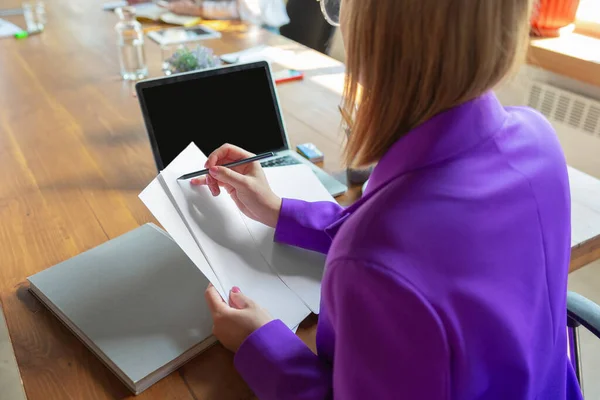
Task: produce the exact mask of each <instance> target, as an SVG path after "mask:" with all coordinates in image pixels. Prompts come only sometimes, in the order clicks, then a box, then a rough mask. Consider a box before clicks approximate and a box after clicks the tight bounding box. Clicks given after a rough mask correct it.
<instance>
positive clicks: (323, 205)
mask: <svg viewBox="0 0 600 400" xmlns="http://www.w3.org/2000/svg"><path fill="white" fill-rule="evenodd" d="M342 211H343V208H342V207H341V206H340V205H339V204H337V203H332V202H328V201H321V202H315V203H310V202H306V201H302V200H293V199H283V202H282V204H281V211H280V213H279V219H278V220H277V227H276V228H275V241H277V242H279V243H285V244H289V245H293V246H296V247H302V248H304V249H308V250H313V251H318V252H320V253H327V251H328V250H329V246H331V237H329V235H327V233H325V228H327V227H328V226H329V225H331V224H333V223H334V222H335V221H337V220H338V218H339V216H340V214H341V212H342Z"/></svg>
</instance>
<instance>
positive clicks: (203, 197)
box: [141, 144, 310, 328]
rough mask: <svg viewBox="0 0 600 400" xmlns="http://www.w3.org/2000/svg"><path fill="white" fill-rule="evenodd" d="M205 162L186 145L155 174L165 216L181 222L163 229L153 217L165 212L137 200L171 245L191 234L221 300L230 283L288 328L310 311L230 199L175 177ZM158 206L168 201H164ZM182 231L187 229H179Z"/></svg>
mask: <svg viewBox="0 0 600 400" xmlns="http://www.w3.org/2000/svg"><path fill="white" fill-rule="evenodd" d="M205 161H206V157H205V156H204V154H202V152H201V151H200V150H199V149H198V148H197V147H196V146H195V145H193V144H191V145H190V146H188V147H187V148H186V149H185V150H184V151H183V152H182V153H181V154H180V155H179V156H178V157H177V158H176V159H175V160H173V162H172V163H171V164H169V166H168V167H167V168H166V169H165V170H164V171H163V172H161V174H160V176H159V178H158V182H159V183H160V184H161V186H162V190H163V191H164V192H165V194H164V196H166V197H167V198H168V199H169V203H171V208H172V209H174V210H175V211H172V212H170V215H169V217H168V218H169V219H179V220H181V224H173V223H171V222H169V223H168V225H170V227H168V226H167V224H165V223H163V221H161V219H160V218H159V215H161V216H162V217H163V218H166V217H167V216H166V213H165V212H164V211H162V210H157V212H156V213H155V208H157V207H158V202H156V201H148V202H147V200H148V196H147V194H146V195H144V196H141V198H142V200H143V201H144V203H145V204H146V205H147V206H148V208H149V209H150V211H152V212H153V213H154V214H155V216H156V218H157V219H158V220H159V222H161V224H163V226H164V227H165V229H166V230H167V232H169V233H170V234H171V236H172V237H173V238H174V239H175V241H176V242H177V243H179V240H180V238H181V239H185V240H186V242H187V244H188V246H189V247H191V245H190V244H189V237H188V234H189V233H191V236H192V238H193V239H195V243H196V245H197V247H198V248H199V249H201V252H202V253H203V254H204V256H205V263H207V264H208V266H209V268H210V269H211V271H212V273H213V274H212V276H210V274H205V275H207V278H208V279H209V280H210V281H211V282H212V283H213V285H215V287H217V288H219V287H220V288H221V290H222V291H223V292H224V293H221V294H222V296H223V294H225V295H224V296H223V297H224V298H227V295H228V293H229V290H230V289H231V287H233V286H239V287H240V288H241V289H242V291H243V292H244V293H245V294H247V295H248V296H250V297H251V298H253V299H254V300H255V301H256V302H257V303H258V304H260V305H261V306H262V307H264V308H266V309H267V310H268V311H269V312H270V314H271V315H272V316H273V317H274V318H278V319H281V320H282V321H283V322H284V323H285V324H286V325H288V326H289V327H290V328H292V327H294V326H296V325H297V324H298V323H299V322H300V321H302V320H303V319H304V318H305V317H306V316H307V315H308V314H309V313H310V310H309V309H308V308H307V307H306V306H305V305H304V303H303V302H302V300H301V299H300V297H299V296H298V295H297V294H296V293H294V292H293V291H292V290H290V288H288V286H287V285H286V284H285V283H284V282H283V281H282V280H281V279H280V278H279V277H278V275H277V274H276V273H275V272H274V270H273V269H272V268H271V265H270V264H269V263H268V262H267V260H265V258H264V257H263V255H262V253H261V251H260V250H259V248H258V246H257V244H256V242H255V239H254V238H253V237H252V235H251V234H250V231H249V230H248V228H247V226H246V223H245V221H244V219H243V218H242V214H241V213H240V212H239V210H238V209H237V206H236V205H235V203H234V202H233V200H231V198H230V197H229V196H228V195H227V194H223V195H222V196H219V197H218V198H215V197H213V196H212V195H211V194H210V192H209V191H208V188H207V187H205V186H200V187H192V186H191V185H190V183H189V181H178V180H177V178H178V177H179V176H181V175H183V174H184V173H188V172H190V171H195V170H199V169H202V168H203V166H204V162H205ZM162 207H168V205H167V204H166V203H164V204H163V205H162ZM184 221H185V222H184ZM171 229H172V230H171ZM184 230H185V231H187V232H182V231H184ZM188 246H186V247H188ZM182 248H183V246H182ZM184 251H185V250H184ZM192 253H193V252H192ZM186 254H187V252H186ZM188 256H189V254H188ZM196 256H198V254H197V252H196ZM190 258H192V257H191V256H190ZM192 260H193V261H194V259H192ZM203 267H205V265H200V266H199V268H200V269H201V270H202V271H203V272H204V269H205V268H203ZM221 290H220V292H221Z"/></svg>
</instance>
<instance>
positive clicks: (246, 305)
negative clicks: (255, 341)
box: [204, 285, 273, 352]
mask: <svg viewBox="0 0 600 400" xmlns="http://www.w3.org/2000/svg"><path fill="white" fill-rule="evenodd" d="M204 296H205V297H206V302H207V303H208V307H209V308H210V312H211V314H212V317H213V323H214V325H213V334H214V335H215V336H216V337H217V339H219V342H221V344H222V345H223V346H225V347H226V348H228V349H229V350H231V351H233V352H236V351H237V350H238V349H239V348H240V346H241V345H242V343H243V342H244V340H246V338H247V337H248V336H250V334H251V333H252V332H254V331H255V330H257V329H258V328H260V327H261V326H263V325H266V324H267V323H269V322H271V321H272V320H273V318H272V317H271V316H270V315H269V314H268V313H267V312H266V311H265V310H264V309H262V308H261V307H260V306H259V305H258V304H256V303H255V302H254V301H253V300H252V299H250V298H248V297H246V296H245V295H244V294H243V293H242V292H241V291H240V289H239V288H238V287H234V288H233V289H231V292H229V304H227V303H225V302H224V301H223V299H222V298H221V295H220V294H219V292H217V289H215V287H214V286H213V285H208V288H207V289H206V292H205V293H204Z"/></svg>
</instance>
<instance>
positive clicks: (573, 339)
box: [567, 292, 600, 392]
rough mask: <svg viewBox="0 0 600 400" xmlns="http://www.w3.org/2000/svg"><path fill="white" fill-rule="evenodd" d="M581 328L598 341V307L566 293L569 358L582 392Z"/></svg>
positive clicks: (586, 300) (599, 310) (599, 334)
mask: <svg viewBox="0 0 600 400" xmlns="http://www.w3.org/2000/svg"><path fill="white" fill-rule="evenodd" d="M581 326H583V327H585V328H586V329H587V330H589V331H590V332H591V333H593V334H594V336H596V337H597V338H599V339H600V306H598V305H597V304H596V303H594V302H592V301H591V300H588V299H586V298H585V297H583V296H581V295H579V294H577V293H574V292H568V293H567V339H568V341H569V358H570V359H571V363H572V364H573V368H574V369H575V374H576V376H577V380H578V381H579V387H580V388H581V391H582V392H583V376H582V375H583V374H582V371H581V353H580V351H581V349H580V341H579V328H580V327H581Z"/></svg>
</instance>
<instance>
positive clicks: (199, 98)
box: [139, 66, 285, 168]
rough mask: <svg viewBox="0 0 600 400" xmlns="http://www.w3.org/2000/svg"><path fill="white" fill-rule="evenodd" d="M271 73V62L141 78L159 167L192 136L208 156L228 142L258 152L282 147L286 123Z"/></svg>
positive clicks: (162, 166) (148, 123) (141, 94)
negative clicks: (149, 80)
mask: <svg viewBox="0 0 600 400" xmlns="http://www.w3.org/2000/svg"><path fill="white" fill-rule="evenodd" d="M225 71H227V72H225ZM268 74H269V70H268V69H267V67H266V66H257V67H252V68H228V69H225V70H221V72H219V73H218V74H210V73H209V74H202V73H199V74H194V75H184V76H181V77H178V78H175V77H173V78H175V79H173V78H167V79H165V80H163V81H155V82H154V83H150V85H148V86H144V83H142V84H141V85H142V86H141V87H140V88H139V94H140V97H141V98H140V100H141V104H142V111H143V112H144V114H145V115H144V117H145V119H146V125H147V128H148V131H149V134H150V138H151V141H152V142H153V143H152V146H153V150H154V153H155V157H157V158H158V159H157V164H158V166H159V168H164V167H166V166H167V165H168V164H169V163H170V162H171V161H172V160H173V159H174V158H175V157H176V156H177V155H178V154H179V153H180V152H181V151H182V150H183V149H185V148H186V147H187V145H188V144H190V142H192V141H193V142H194V143H195V144H196V145H197V146H198V147H199V148H200V150H202V151H203V152H204V154H206V155H208V154H210V153H211V152H212V151H213V150H215V149H217V148H218V147H219V146H221V145H222V144H224V143H232V144H235V145H237V146H240V147H242V148H244V149H246V150H248V151H251V152H253V153H257V154H258V153H263V152H266V151H274V150H281V149H283V148H284V147H285V141H284V133H283V126H282V122H281V120H280V115H279V112H278V109H277V105H276V101H275V97H274V93H272V83H271V81H270V77H269V76H268ZM188 78H190V79H188ZM144 108H145V110H144ZM157 153H158V154H157Z"/></svg>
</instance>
